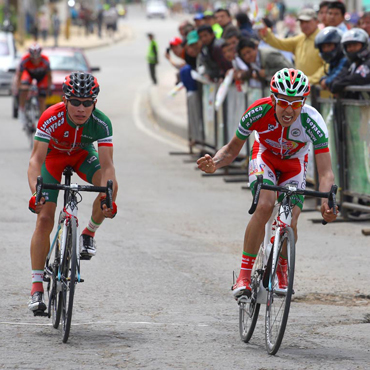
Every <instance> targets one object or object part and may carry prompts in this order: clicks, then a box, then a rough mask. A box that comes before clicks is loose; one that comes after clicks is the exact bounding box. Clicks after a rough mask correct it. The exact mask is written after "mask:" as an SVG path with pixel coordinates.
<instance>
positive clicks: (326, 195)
mask: <svg viewBox="0 0 370 370" xmlns="http://www.w3.org/2000/svg"><path fill="white" fill-rule="evenodd" d="M262 189H265V190H271V191H280V192H281V193H289V195H292V194H300V195H309V196H312V197H317V198H328V199H329V202H328V204H329V207H330V208H333V213H334V214H336V213H337V202H336V198H335V194H336V193H337V190H338V186H337V185H332V187H331V189H330V191H329V192H321V191H315V190H305V189H296V190H292V189H289V187H286V186H276V185H269V184H264V183H263V176H262V175H258V176H257V181H256V183H255V184H254V196H253V201H252V206H251V208H250V209H249V211H248V212H249V214H253V213H254V211H255V210H256V208H257V204H258V200H259V196H260V193H261V190H262ZM322 224H323V225H326V224H327V222H326V221H325V220H323V221H322Z"/></svg>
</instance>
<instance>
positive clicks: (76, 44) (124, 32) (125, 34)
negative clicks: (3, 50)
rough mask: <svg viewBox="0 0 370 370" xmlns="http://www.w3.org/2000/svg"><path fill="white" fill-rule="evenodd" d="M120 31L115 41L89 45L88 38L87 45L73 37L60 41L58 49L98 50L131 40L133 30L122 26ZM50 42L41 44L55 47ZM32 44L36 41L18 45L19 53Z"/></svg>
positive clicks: (27, 41) (103, 41) (108, 40)
mask: <svg viewBox="0 0 370 370" xmlns="http://www.w3.org/2000/svg"><path fill="white" fill-rule="evenodd" d="M120 29H121V31H120V32H119V34H118V35H117V36H116V37H115V38H113V39H111V38H108V37H106V38H105V39H104V40H102V41H100V40H98V42H93V43H91V44H89V39H88V38H86V39H85V40H86V41H87V42H86V43H85V44H81V41H83V39H82V37H79V38H81V40H76V37H71V38H70V39H69V40H65V39H62V40H59V45H58V47H71V48H79V49H83V50H90V49H97V48H100V47H106V46H110V45H114V44H117V43H119V42H121V41H123V40H124V39H126V38H130V37H131V36H132V30H131V28H130V27H129V26H127V25H121V26H120ZM49 41H50V38H49V39H48V41H47V42H46V43H43V42H42V41H41V40H40V41H39V42H40V44H41V45H42V47H53V46H54V43H53V42H50V45H49ZM32 42H34V41H33V40H26V41H25V43H24V44H23V45H19V44H18V43H17V50H18V52H20V53H25V52H26V51H27V49H28V47H29V45H31V43H32Z"/></svg>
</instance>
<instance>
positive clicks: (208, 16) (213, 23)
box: [203, 10, 224, 39]
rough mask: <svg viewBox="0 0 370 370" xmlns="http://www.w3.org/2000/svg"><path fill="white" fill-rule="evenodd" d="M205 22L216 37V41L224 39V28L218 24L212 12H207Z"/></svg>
mask: <svg viewBox="0 0 370 370" xmlns="http://www.w3.org/2000/svg"><path fill="white" fill-rule="evenodd" d="M203 15H204V21H205V24H209V25H210V26H211V27H212V29H213V33H214V34H215V36H216V39H220V38H221V37H222V32H224V30H223V28H222V27H221V26H220V25H219V24H218V23H217V22H216V17H215V15H214V14H213V12H212V11H211V10H206V11H205V12H204V13H203Z"/></svg>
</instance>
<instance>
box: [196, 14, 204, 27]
mask: <svg viewBox="0 0 370 370" xmlns="http://www.w3.org/2000/svg"><path fill="white" fill-rule="evenodd" d="M193 20H194V23H195V28H196V29H198V28H199V27H200V26H203V24H206V21H205V19H204V15H203V13H198V14H195V16H194V18H193Z"/></svg>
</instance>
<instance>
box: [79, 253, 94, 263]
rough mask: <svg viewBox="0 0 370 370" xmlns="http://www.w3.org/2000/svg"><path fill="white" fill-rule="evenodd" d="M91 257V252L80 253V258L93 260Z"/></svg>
mask: <svg viewBox="0 0 370 370" xmlns="http://www.w3.org/2000/svg"><path fill="white" fill-rule="evenodd" d="M91 257H92V256H90V255H89V254H85V253H81V254H80V260H84V261H89V260H91Z"/></svg>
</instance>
